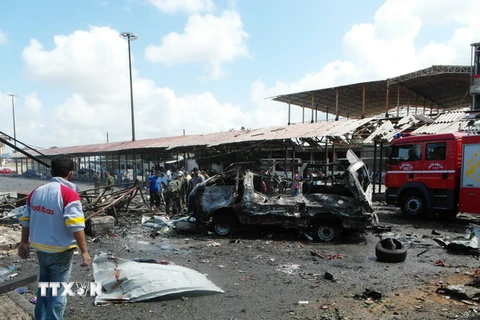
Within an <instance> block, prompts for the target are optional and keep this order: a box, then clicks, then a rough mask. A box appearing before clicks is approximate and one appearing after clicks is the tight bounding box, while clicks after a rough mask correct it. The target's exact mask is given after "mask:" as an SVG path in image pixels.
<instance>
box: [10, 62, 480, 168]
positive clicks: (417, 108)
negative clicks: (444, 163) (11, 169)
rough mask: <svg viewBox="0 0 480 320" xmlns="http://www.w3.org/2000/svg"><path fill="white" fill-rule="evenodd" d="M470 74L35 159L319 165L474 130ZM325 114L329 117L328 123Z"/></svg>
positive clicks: (309, 99) (391, 85)
mask: <svg viewBox="0 0 480 320" xmlns="http://www.w3.org/2000/svg"><path fill="white" fill-rule="evenodd" d="M471 72H472V68H471V67H470V66H432V67H429V68H426V69H422V70H419V71H416V72H412V73H408V74H405V75H401V76H398V77H394V78H390V79H386V80H380V81H370V82H363V83H357V84H351V85H345V86H339V87H333V88H327V89H319V90H312V91H305V92H299V93H290V94H285V95H279V96H276V97H273V98H272V99H273V100H274V101H279V102H284V103H287V104H288V105H289V108H288V112H289V114H288V123H287V124H286V125H284V126H273V127H267V128H258V129H243V128H242V130H229V131H225V132H216V133H208V134H198V135H182V136H173V137H161V138H152V139H144V140H136V141H122V142H110V143H100V144H92V145H83V146H71V147H63V148H52V149H44V150H41V152H39V154H38V155H36V156H39V157H40V158H44V159H48V157H51V156H55V155H58V154H67V155H71V156H74V157H94V156H107V157H108V156H110V157H112V158H113V159H119V160H120V157H122V155H127V156H128V155H131V156H130V157H131V161H133V162H135V161H140V162H144V161H142V160H143V159H144V158H146V157H144V155H146V154H150V155H152V157H157V158H161V159H165V160H166V161H167V160H175V159H177V160H178V159H180V158H182V159H187V158H189V157H191V156H192V155H193V156H194V157H195V158H199V157H214V156H215V155H217V154H227V153H234V152H238V151H242V150H262V151H264V152H269V151H273V150H277V151H279V152H283V154H284V155H285V158H287V154H289V155H288V157H289V158H295V156H294V155H295V152H311V153H315V152H318V153H323V155H322V156H321V157H316V158H317V159H318V158H322V159H325V158H326V157H328V148H329V146H331V147H333V146H335V145H336V147H337V148H339V147H340V148H342V147H343V148H345V149H348V148H352V147H354V148H355V147H357V148H360V147H361V146H372V145H375V144H376V143H388V142H389V141H391V140H392V139H393V138H394V137H395V135H398V134H401V133H412V134H421V133H427V134H430V133H438V132H456V131H465V130H472V129H474V128H477V127H478V126H477V120H476V119H477V118H476V113H478V111H475V112H472V111H469V108H470V104H471V98H470V95H469V94H468V90H469V87H470V84H471ZM292 104H293V105H296V106H300V107H302V108H303V109H304V114H305V109H311V119H310V121H305V117H304V119H303V122H302V123H295V124H294V123H291V122H290V105H292ZM320 112H322V113H325V114H326V120H327V121H319V119H318V113H320ZM332 114H333V115H334V119H331V118H328V117H329V115H332ZM331 120H335V121H331ZM332 153H333V152H332ZM33 154H35V152H33ZM182 154H183V156H182ZM17 157H18V158H23V155H19V156H17ZM132 157H133V158H132ZM152 157H150V158H152ZM312 157H313V156H312ZM312 157H310V158H312ZM147 158H148V157H147ZM144 169H145V168H142V171H143V170H144Z"/></svg>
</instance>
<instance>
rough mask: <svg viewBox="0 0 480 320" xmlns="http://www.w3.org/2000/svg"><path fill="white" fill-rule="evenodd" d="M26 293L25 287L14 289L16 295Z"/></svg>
mask: <svg viewBox="0 0 480 320" xmlns="http://www.w3.org/2000/svg"><path fill="white" fill-rule="evenodd" d="M27 291H28V288H27V287H19V288H17V289H15V292H16V293H18V294H24V293H25V292H27Z"/></svg>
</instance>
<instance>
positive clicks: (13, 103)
mask: <svg viewBox="0 0 480 320" xmlns="http://www.w3.org/2000/svg"><path fill="white" fill-rule="evenodd" d="M8 96H10V97H11V98H12V117H13V144H14V145H15V146H17V131H16V129H15V98H16V97H18V96H17V95H16V94H13V93H9V94H8ZM15 151H16V150H15ZM15 170H16V172H17V173H18V162H17V158H15Z"/></svg>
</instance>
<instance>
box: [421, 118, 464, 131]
mask: <svg viewBox="0 0 480 320" xmlns="http://www.w3.org/2000/svg"><path fill="white" fill-rule="evenodd" d="M460 123H461V121H455V122H450V123H434V124H429V125H425V126H422V127H420V128H418V129H416V130H413V131H412V134H436V133H453V132H458V131H460Z"/></svg>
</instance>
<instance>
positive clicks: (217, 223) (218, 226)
mask: <svg viewBox="0 0 480 320" xmlns="http://www.w3.org/2000/svg"><path fill="white" fill-rule="evenodd" d="M235 226H236V221H235V219H234V218H233V217H232V216H231V215H222V214H216V215H215V216H214V217H213V221H212V230H213V231H214V232H215V233H216V234H217V235H219V236H222V237H225V236H228V235H229V234H231V233H232V231H233V229H234V228H235Z"/></svg>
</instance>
